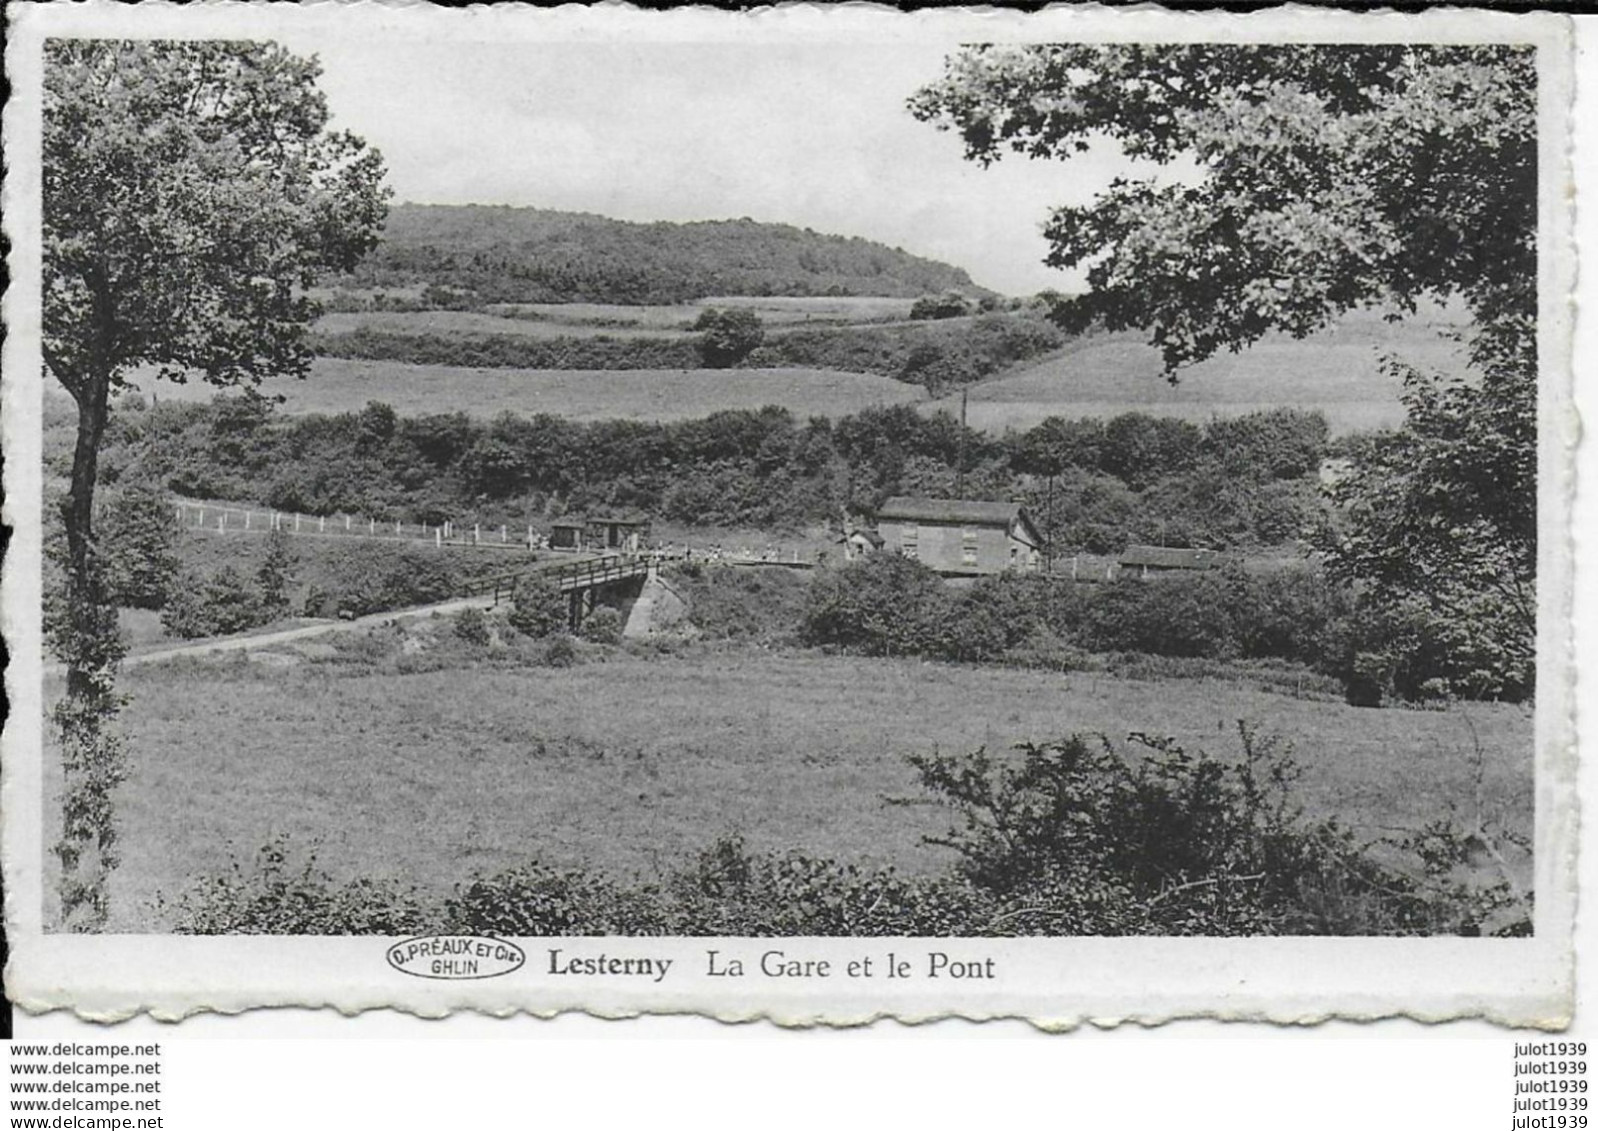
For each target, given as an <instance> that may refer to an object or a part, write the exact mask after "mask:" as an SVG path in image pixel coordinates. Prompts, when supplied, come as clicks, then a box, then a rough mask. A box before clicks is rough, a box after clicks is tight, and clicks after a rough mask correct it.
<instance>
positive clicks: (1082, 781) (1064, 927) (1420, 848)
mask: <svg viewBox="0 0 1598 1131" xmlns="http://www.w3.org/2000/svg"><path fill="white" fill-rule="evenodd" d="M1238 729H1239V736H1240V739H1241V746H1242V757H1241V759H1240V760H1238V761H1235V762H1222V761H1218V760H1216V759H1213V758H1211V757H1209V756H1208V755H1206V754H1205V753H1203V752H1202V751H1201V752H1199V753H1196V754H1190V753H1189V752H1187V751H1186V750H1184V749H1182V748H1181V747H1180V746H1178V745H1177V744H1176V743H1175V742H1173V741H1171V740H1169V739H1162V738H1156V737H1151V736H1147V735H1139V734H1134V735H1132V736H1131V737H1130V739H1129V740H1128V741H1129V744H1130V747H1129V750H1128V751H1126V752H1122V751H1120V750H1117V749H1116V748H1115V747H1114V745H1112V744H1111V743H1110V742H1109V741H1108V740H1107V739H1105V738H1103V737H1093V736H1084V735H1074V736H1072V737H1070V738H1068V739H1066V740H1064V741H1062V742H1057V743H1046V744H1041V745H1032V744H1028V745H1023V746H1021V747H1019V748H1018V756H1017V757H1015V758H1011V759H998V758H995V757H993V756H991V755H989V754H988V753H987V752H986V751H982V750H979V751H977V752H975V753H974V754H968V755H939V754H933V755H926V756H916V757H912V758H911V762H912V764H913V765H914V766H915V767H916V769H917V771H918V772H919V773H920V776H921V781H922V784H923V786H924V787H925V788H926V789H928V790H930V791H931V792H932V793H933V794H934V795H936V796H937V797H939V798H940V799H941V800H942V801H943V802H945V803H946V804H948V805H949V806H950V807H951V808H952V809H953V810H954V812H955V814H956V815H957V816H958V817H959V819H960V820H959V823H957V824H956V825H954V826H953V827H952V828H951V829H950V830H949V831H948V832H947V833H946V834H944V835H942V836H938V837H933V838H929V839H930V840H931V842H932V843H935V844H941V845H944V846H946V847H948V848H950V849H953V850H954V851H955V852H956V853H957V854H958V858H959V862H958V865H957V867H958V871H959V873H960V874H961V875H962V876H964V877H965V878H966V879H968V880H969V881H970V882H971V883H972V884H973V885H974V886H976V887H978V888H980V889H981V890H983V891H986V892H990V893H993V894H994V895H996V896H998V897H1000V898H1001V899H1003V900H1005V902H1006V904H1007V906H1008V908H1009V909H1008V910H1007V911H1006V912H1005V913H1004V917H1005V918H1006V919H1007V920H1008V921H1009V926H1008V929H1007V931H1006V933H1017V934H1028V933H1047V934H1162V935H1163V934H1169V935H1261V934H1316V935H1326V934H1400V935H1408V934H1423V935H1434V934H1480V933H1483V931H1484V929H1486V930H1492V931H1494V932H1496V933H1503V934H1520V933H1524V932H1525V931H1527V930H1529V927H1530V921H1529V915H1530V910H1531V909H1530V906H1529V904H1528V903H1527V902H1526V901H1525V900H1523V899H1522V898H1521V897H1519V896H1518V895H1517V893H1516V892H1515V891H1514V889H1513V888H1512V887H1511V886H1510V884H1509V883H1508V881H1507V880H1504V879H1500V878H1498V877H1496V876H1493V877H1487V878H1482V877H1479V876H1478V877H1472V878H1470V879H1468V880H1467V879H1462V878H1461V877H1460V876H1459V875H1458V874H1457V873H1456V872H1455V871H1454V868H1455V866H1456V865H1457V864H1458V863H1459V861H1460V860H1461V859H1462V858H1463V857H1464V855H1466V853H1467V841H1468V840H1469V838H1468V837H1467V836H1465V835H1464V834H1463V833H1462V832H1461V831H1460V830H1458V829H1456V828H1453V827H1451V826H1449V825H1448V824H1447V823H1446V822H1444V823H1440V824H1437V825H1434V826H1431V827H1429V828H1428V829H1426V830H1421V831H1418V832H1417V833H1416V834H1413V835H1412V836H1410V837H1407V838H1405V839H1404V840H1403V841H1402V842H1399V843H1389V844H1387V845H1386V846H1385V847H1386V848H1387V849H1388V850H1392V849H1394V848H1397V849H1399V850H1401V851H1403V852H1405V853H1406V854H1407V855H1408V857H1409V860H1408V861H1406V863H1409V862H1414V863H1418V864H1420V865H1421V867H1420V868H1409V867H1404V866H1402V865H1400V866H1394V864H1392V863H1389V862H1384V859H1383V857H1382V856H1381V855H1379V854H1378V853H1376V852H1374V851H1373V850H1372V847H1373V846H1369V845H1362V844H1360V843H1358V842H1356V841H1355V839H1354V837H1353V836H1352V834H1351V833H1350V832H1349V831H1348V830H1346V829H1343V828H1342V827H1340V826H1339V825H1338V824H1337V823H1336V822H1335V821H1311V820H1308V819H1306V818H1305V817H1304V815H1303V813H1302V811H1301V809H1300V808H1299V807H1298V806H1297V805H1296V804H1295V802H1294V798H1293V783H1294V781H1295V780H1296V779H1297V776H1298V768H1297V766H1296V765H1295V764H1294V763H1293V761H1292V758H1291V750H1290V749H1289V748H1285V747H1283V746H1281V744H1280V743H1278V742H1277V741H1275V740H1271V739H1267V738H1262V737H1260V736H1259V735H1257V733H1256V732H1255V731H1254V730H1253V729H1251V728H1250V727H1249V726H1247V725H1245V724H1243V723H1239V727H1238ZM1417 873H1419V875H1417Z"/></svg>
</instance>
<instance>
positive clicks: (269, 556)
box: [255, 529, 299, 620]
mask: <svg viewBox="0 0 1598 1131" xmlns="http://www.w3.org/2000/svg"><path fill="white" fill-rule="evenodd" d="M289 538H290V535H289V534H288V532H287V531H285V530H282V529H277V530H274V531H272V532H271V533H270V534H268V535H267V536H266V557H265V558H264V559H262V561H261V566H260V568H259V569H258V570H256V573H255V583H256V585H258V586H259V587H260V593H261V611H262V613H263V614H264V615H265V616H266V617H267V618H268V619H271V620H276V619H277V618H279V617H283V616H287V615H288V612H289V607H290V604H291V602H290V600H289V593H290V591H291V590H292V589H293V588H294V581H295V576H294V570H295V567H296V565H297V564H298V561H299V558H298V555H296V554H295V552H294V548H293V547H292V546H291V545H290V544H289Z"/></svg>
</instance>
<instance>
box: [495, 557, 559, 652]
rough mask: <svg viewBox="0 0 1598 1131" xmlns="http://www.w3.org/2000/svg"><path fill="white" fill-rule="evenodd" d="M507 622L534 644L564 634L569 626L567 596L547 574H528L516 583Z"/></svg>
mask: <svg viewBox="0 0 1598 1131" xmlns="http://www.w3.org/2000/svg"><path fill="white" fill-rule="evenodd" d="M506 619H507V620H508V621H509V622H510V626H511V627H512V628H514V629H515V630H516V631H517V632H520V633H521V634H522V635H524V636H531V637H532V638H533V639H534V640H542V639H544V638H545V637H547V636H554V635H556V634H558V633H563V632H565V631H566V630H567V628H568V626H569V625H570V613H569V612H568V611H567V603H566V595H565V594H564V593H562V592H561V591H560V586H559V585H558V584H556V582H555V580H554V579H553V578H552V577H550V576H548V575H547V574H542V573H534V574H528V575H526V576H523V577H522V578H521V579H520V580H519V581H518V582H517V583H516V591H515V592H514V593H513V594H512V595H511V608H510V613H509V615H508V616H507V618H506Z"/></svg>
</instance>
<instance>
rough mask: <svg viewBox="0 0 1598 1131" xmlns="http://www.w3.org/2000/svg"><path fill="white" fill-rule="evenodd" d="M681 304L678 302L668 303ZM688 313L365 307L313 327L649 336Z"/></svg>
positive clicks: (673, 329) (666, 330)
mask: <svg viewBox="0 0 1598 1131" xmlns="http://www.w3.org/2000/svg"><path fill="white" fill-rule="evenodd" d="M667 309H673V310H675V309H679V308H667ZM682 309H686V310H687V311H688V314H687V317H686V318H679V319H674V320H672V321H670V322H666V323H662V324H658V325H657V324H655V323H653V322H650V321H647V320H644V319H639V320H638V321H636V322H634V321H631V320H627V321H623V320H617V321H616V322H615V323H614V324H612V323H611V322H609V321H600V320H583V319H580V318H578V317H576V316H568V318H567V319H560V318H554V317H547V316H544V315H543V314H538V316H537V317H527V316H523V317H520V318H518V317H511V316H508V315H505V314H493V313H482V312H479V311H475V310H420V311H414V312H411V311H398V310H364V311H354V312H346V311H338V312H335V313H331V314H324V315H322V317H320V318H318V319H317V320H316V324H315V325H314V326H313V327H312V328H313V329H314V330H315V331H317V332H318V333H322V334H348V333H351V332H352V331H355V330H381V331H383V332H385V333H391V334H515V335H519V336H527V337H533V338H563V337H572V336H576V337H584V336H592V337H598V336H600V335H604V336H607V337H612V338H629V337H649V338H680V337H684V336H686V335H687V333H688V329H687V324H688V323H691V322H692V321H693V319H694V317H695V315H694V314H693V312H692V308H682Z"/></svg>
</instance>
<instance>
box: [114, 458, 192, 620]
mask: <svg viewBox="0 0 1598 1131" xmlns="http://www.w3.org/2000/svg"><path fill="white" fill-rule="evenodd" d="M181 533H182V532H181V530H180V529H179V524H178V519H177V515H176V514H174V513H173V508H172V501H171V500H170V499H168V498H167V497H166V496H164V495H162V494H161V493H159V492H158V491H156V490H154V489H152V488H151V487H149V486H147V485H140V486H136V487H131V488H126V489H123V490H121V491H117V492H114V493H112V494H111V496H110V498H109V499H108V500H106V505H105V512H104V514H103V515H102V516H101V518H100V519H99V520H98V523H97V530H96V534H97V542H98V544H99V546H100V547H102V554H103V569H104V577H105V586H106V590H107V595H108V596H109V597H110V598H111V600H113V601H115V602H116V603H117V604H118V605H121V606H124V607H126V608H134V609H159V608H162V607H163V606H165V605H166V603H167V599H168V598H169V597H170V596H171V594H172V590H173V586H174V584H175V583H176V582H177V578H178V571H179V568H180V566H179V562H178V553H177V546H178V537H179V535H180V534H181Z"/></svg>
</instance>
